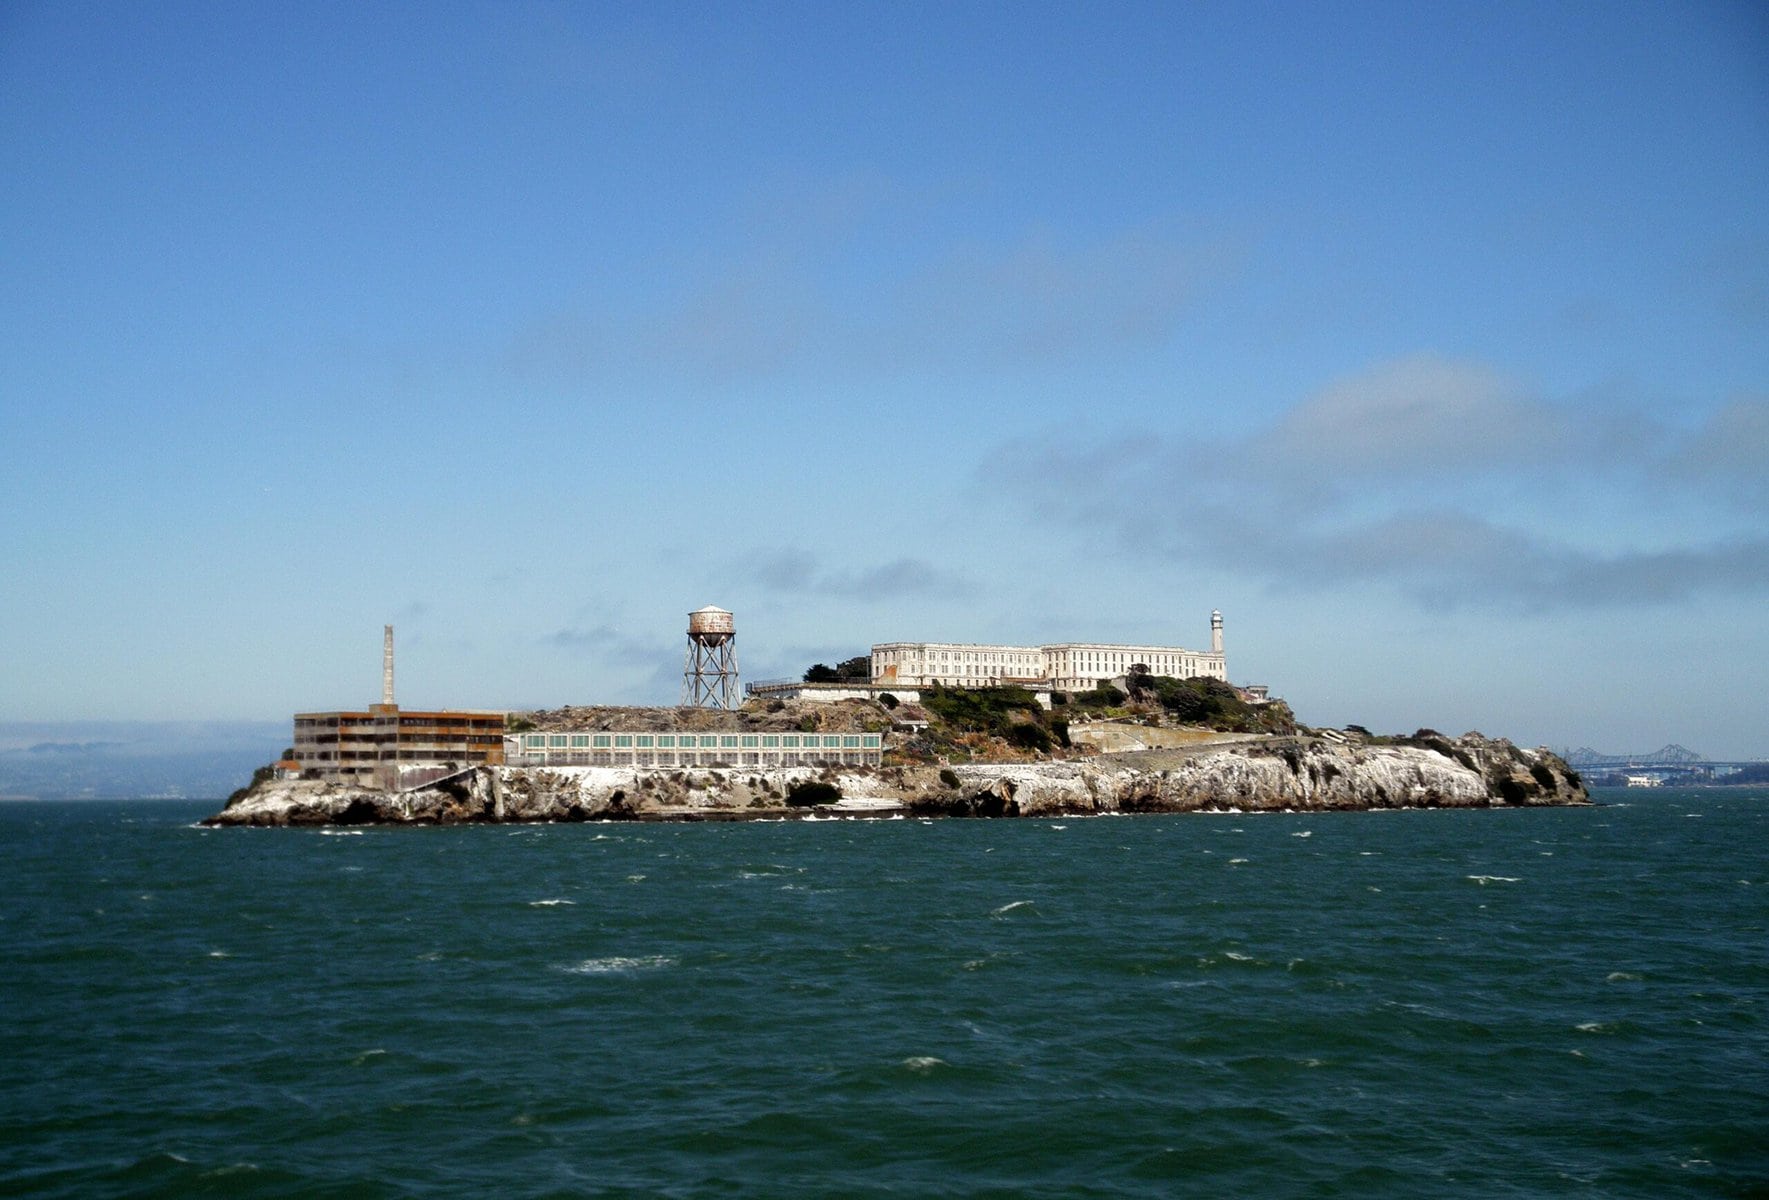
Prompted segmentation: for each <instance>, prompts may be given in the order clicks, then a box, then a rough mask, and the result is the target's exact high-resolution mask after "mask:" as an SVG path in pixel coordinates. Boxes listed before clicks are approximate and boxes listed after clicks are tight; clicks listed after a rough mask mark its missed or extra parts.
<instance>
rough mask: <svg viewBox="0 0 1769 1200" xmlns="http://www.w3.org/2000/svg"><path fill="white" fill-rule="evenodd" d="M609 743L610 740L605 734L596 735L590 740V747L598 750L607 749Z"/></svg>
mask: <svg viewBox="0 0 1769 1200" xmlns="http://www.w3.org/2000/svg"><path fill="white" fill-rule="evenodd" d="M609 742H610V738H609V736H608V735H607V734H605V733H598V734H597V735H596V736H595V737H593V738H591V739H590V745H592V746H594V747H596V748H597V749H598V750H606V749H608V746H609Z"/></svg>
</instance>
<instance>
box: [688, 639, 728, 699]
mask: <svg viewBox="0 0 1769 1200" xmlns="http://www.w3.org/2000/svg"><path fill="white" fill-rule="evenodd" d="M738 702H739V700H738V690H737V639H736V637H735V636H732V637H727V638H725V639H724V640H723V641H721V642H719V643H718V644H717V645H708V644H707V643H705V642H702V641H697V640H695V639H693V638H690V639H689V641H688V658H687V662H686V663H685V664H684V666H683V668H682V704H683V706H684V707H686V708H736V707H737V705H738Z"/></svg>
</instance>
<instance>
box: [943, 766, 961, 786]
mask: <svg viewBox="0 0 1769 1200" xmlns="http://www.w3.org/2000/svg"><path fill="white" fill-rule="evenodd" d="M940 782H941V783H943V784H945V785H946V786H947V787H949V788H955V787H957V786H958V772H957V771H954V770H953V769H952V768H951V767H941V768H940Z"/></svg>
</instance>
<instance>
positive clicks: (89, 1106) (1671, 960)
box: [0, 790, 1769, 1197]
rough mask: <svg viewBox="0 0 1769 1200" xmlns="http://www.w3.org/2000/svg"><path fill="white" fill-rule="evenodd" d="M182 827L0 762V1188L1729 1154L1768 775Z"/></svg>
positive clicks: (1759, 1006) (1688, 1174)
mask: <svg viewBox="0 0 1769 1200" xmlns="http://www.w3.org/2000/svg"><path fill="white" fill-rule="evenodd" d="M1603 798H1604V799H1606V800H1611V801H1617V802H1620V803H1619V805H1618V806H1615V807H1603V808H1598V809H1591V810H1543V811H1524V812H1401V813H1363V814H1335V815H1314V816H1304V815H1270V816H1177V817H1124V818H1115V819H1095V820H1054V821H1052V820H1038V821H1017V822H1016V821H994V822H984V821H943V822H938V823H922V822H919V821H890V822H841V823H834V822H829V823H789V824H749V825H735V826H720V825H677V826H659V825H647V826H624V825H601V826H596V825H589V826H581V825H580V826H545V827H501V828H465V829H419V830H376V829H368V830H352V831H349V832H342V831H340V832H315V831H297V830H204V829H199V828H193V827H191V825H190V822H192V821H193V820H194V819H195V818H196V817H199V816H201V815H203V814H204V812H205V811H206V808H207V807H208V806H201V805H197V806H193V805H189V804H168V803H135V804H93V803H86V804H65V805H50V804H15V805H9V806H4V807H0V855H3V858H0V862H3V863H4V875H3V877H0V878H3V879H4V883H5V887H4V894H3V896H0V1000H3V1004H4V1015H3V1024H0V1193H7V1194H25V1195H40V1196H82V1197H84V1196H115V1195H140V1196H187V1195H204V1194H211V1195H228V1196H351V1197H375V1196H462V1197H465V1196H475V1197H476V1196H487V1195H496V1196H561V1197H562V1196H613V1195H644V1196H653V1195H654V1196H765V1197H813V1196H816V1197H822V1196H875V1195H878V1196H882V1195H894V1196H1002V1197H1007V1196H1014V1197H1021V1196H1025V1197H1039V1196H1047V1197H1059V1196H1060V1197H1087V1196H1100V1197H1104V1196H1114V1197H1117V1196H1151V1197H1153V1196H1172V1195H1178V1194H1187V1195H1200V1196H1213V1197H1214V1196H1231V1197H1232V1196H1246V1197H1266V1196H1316V1195H1319V1196H1326V1195H1335V1196H1359V1197H1365V1196H1396V1197H1400V1196H1405V1197H1431V1196H1445V1197H1449V1196H1454V1197H1465V1196H1482V1197H1487V1196H1567V1195H1585V1196H1638V1197H1664V1196H1713V1195H1733V1196H1744V1195H1758V1196H1762V1195H1769V792H1764V791H1754V792H1743V791H1721V790H1710V791H1687V792H1670V791H1667V792H1660V793H1656V794H1652V793H1642V792H1628V793H1623V792H1614V793H1609V794H1607V795H1605V796H1604V797H1603Z"/></svg>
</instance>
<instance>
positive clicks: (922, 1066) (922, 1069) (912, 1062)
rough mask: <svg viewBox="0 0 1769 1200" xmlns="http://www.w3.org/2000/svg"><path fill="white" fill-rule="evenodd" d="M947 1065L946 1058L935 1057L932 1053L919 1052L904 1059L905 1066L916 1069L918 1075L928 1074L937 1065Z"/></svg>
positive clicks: (912, 1069) (908, 1068)
mask: <svg viewBox="0 0 1769 1200" xmlns="http://www.w3.org/2000/svg"><path fill="white" fill-rule="evenodd" d="M946 1065H947V1064H946V1060H945V1059H943V1058H935V1057H934V1056H933V1055H931V1054H917V1055H914V1056H912V1057H910V1058H906V1059H904V1060H903V1066H904V1068H905V1069H907V1070H910V1071H914V1072H915V1073H916V1074H917V1075H926V1074H928V1073H929V1072H930V1071H932V1070H933V1069H934V1068H935V1067H943V1066H946Z"/></svg>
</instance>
